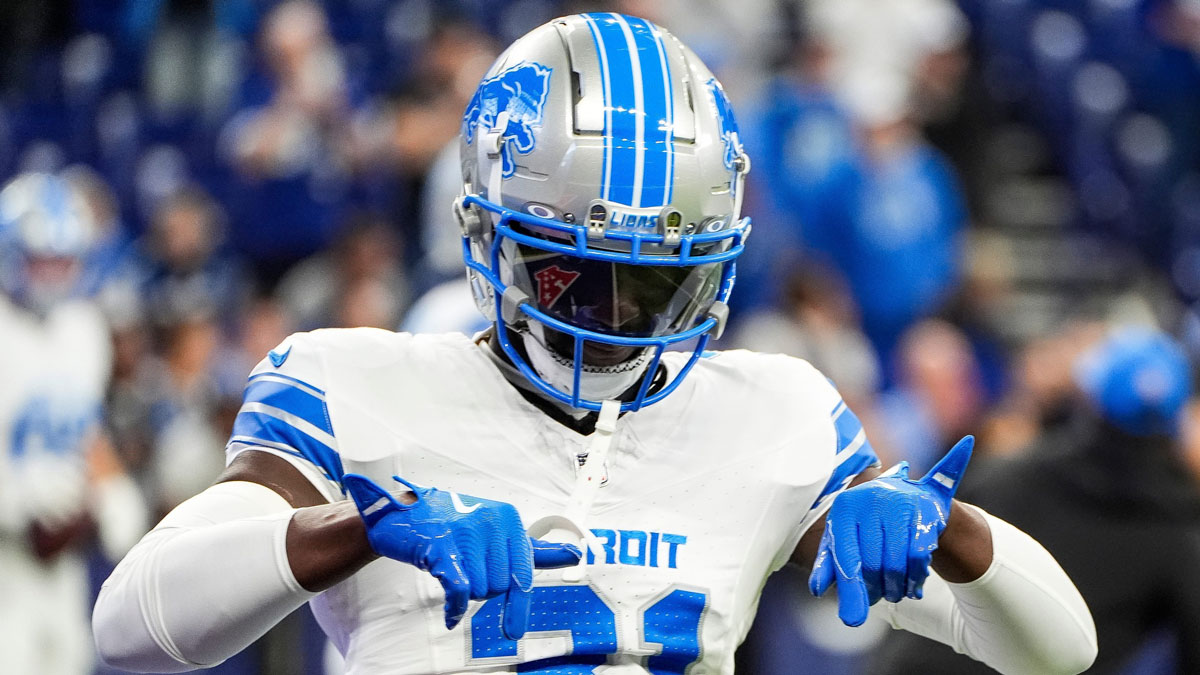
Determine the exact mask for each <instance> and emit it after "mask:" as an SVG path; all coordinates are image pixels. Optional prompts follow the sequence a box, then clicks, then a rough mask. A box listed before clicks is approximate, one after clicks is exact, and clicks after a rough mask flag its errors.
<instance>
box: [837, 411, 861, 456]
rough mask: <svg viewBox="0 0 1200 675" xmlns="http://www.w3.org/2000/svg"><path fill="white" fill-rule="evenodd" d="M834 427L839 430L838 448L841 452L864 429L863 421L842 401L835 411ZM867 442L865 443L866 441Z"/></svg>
mask: <svg viewBox="0 0 1200 675" xmlns="http://www.w3.org/2000/svg"><path fill="white" fill-rule="evenodd" d="M833 428H834V429H835V430H836V431H837V448H838V452H839V453H841V452H842V451H843V450H845V449H846V448H847V447H849V445H850V444H851V443H852V442H854V438H855V437H856V436H858V434H859V432H860V431H862V430H863V426H862V422H859V421H858V416H857V415H855V414H854V412H853V411H852V410H850V408H847V407H846V404H845V403H841V404H839V405H838V407H837V408H834V412H833ZM864 444H865V443H864Z"/></svg>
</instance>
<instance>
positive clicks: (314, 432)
mask: <svg viewBox="0 0 1200 675" xmlns="http://www.w3.org/2000/svg"><path fill="white" fill-rule="evenodd" d="M229 442H230V444H234V443H240V444H244V445H261V446H264V447H268V448H273V449H275V450H281V451H283V452H286V453H288V454H291V455H295V456H297V457H303V458H304V459H306V460H308V461H309V462H311V463H313V464H315V465H316V466H318V467H320V469H321V470H322V472H323V473H324V474H325V475H326V477H328V478H329V479H330V480H332V481H334V482H336V483H338V484H339V485H340V484H341V480H342V473H343V470H342V461H341V458H340V457H339V456H338V448H337V440H336V437H335V435H334V431H333V423H332V421H331V420H330V417H329V408H328V406H327V405H326V403H325V393H324V392H323V391H322V390H321V389H319V388H317V387H314V386H312V385H310V384H308V383H306V382H304V381H303V380H299V379H297V378H294V377H290V376H287V375H283V374H281V373H272V372H265V373H258V374H256V375H253V376H251V377H250V380H249V382H248V383H247V385H246V390H245V392H244V393H243V395H242V408H241V410H239V411H238V414H237V417H236V418H235V419H234V423H233V434H232V435H231V437H230V439H229Z"/></svg>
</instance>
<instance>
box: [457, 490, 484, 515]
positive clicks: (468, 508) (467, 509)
mask: <svg viewBox="0 0 1200 675" xmlns="http://www.w3.org/2000/svg"><path fill="white" fill-rule="evenodd" d="M450 502H451V503H453V504H454V510H455V511H458V512H459V513H471V512H473V511H474V510H475V509H477V508H479V507H480V506H483V504H472V505H470V506H467V505H466V504H464V503H463V501H462V497H459V496H458V493H457V492H451V493H450Z"/></svg>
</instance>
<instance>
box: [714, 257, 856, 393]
mask: <svg viewBox="0 0 1200 675" xmlns="http://www.w3.org/2000/svg"><path fill="white" fill-rule="evenodd" d="M732 342H733V344H735V345H737V346H739V347H742V348H745V349H750V350H753V351H759V352H766V353H779V354H788V355H789V356H796V357H799V358H802V359H805V360H807V361H808V362H810V363H812V364H813V365H814V366H816V367H817V369H818V370H820V371H821V372H822V373H824V374H825V375H826V376H827V377H828V378H829V379H831V380H833V383H834V385H835V386H836V387H837V388H838V391H839V392H841V394H842V397H843V398H845V399H846V403H847V405H849V406H850V408H851V409H852V410H864V411H865V410H867V409H868V408H869V406H870V405H871V404H872V402H873V401H874V398H875V394H876V393H878V390H879V363H878V360H877V358H876V356H875V351H874V349H872V347H871V343H870V342H868V341H867V339H866V337H865V336H864V335H863V334H862V331H861V330H860V329H859V327H858V316H857V313H856V310H855V307H854V300H853V298H851V297H850V294H849V292H848V291H847V290H846V288H845V287H844V285H843V284H842V283H840V280H839V279H838V277H837V274H836V272H832V271H830V270H828V269H825V268H823V267H822V266H821V265H818V264H815V263H810V264H802V265H800V266H799V267H798V269H796V271H795V272H793V273H792V275H791V277H790V278H789V279H788V280H787V282H786V286H785V302H784V306H783V308H782V309H781V310H780V311H762V312H759V313H756V314H753V315H751V316H749V317H747V318H744V319H742V321H741V322H740V323H739V328H738V331H737V333H736V334H735V335H734V336H733V338H732Z"/></svg>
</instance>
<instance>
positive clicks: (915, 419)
mask: <svg viewBox="0 0 1200 675" xmlns="http://www.w3.org/2000/svg"><path fill="white" fill-rule="evenodd" d="M897 360H898V362H899V363H898V371H899V373H898V376H897V383H896V386H895V387H893V388H892V389H890V390H888V391H886V392H884V394H883V395H882V396H880V398H879V405H878V408H877V410H876V413H877V418H878V419H877V422H878V425H877V427H876V428H874V429H872V432H873V434H872V443H874V444H875V445H876V446H878V447H881V448H885V449H886V451H887V452H888V454H889V455H891V456H893V457H895V458H896V459H897V460H900V459H906V460H908V462H909V463H910V464H911V465H912V471H913V474H914V475H919V474H923V473H924V472H925V471H926V470H928V469H929V468H930V467H931V466H933V462H934V460H936V459H937V458H939V457H941V456H942V454H943V453H945V451H946V449H947V448H949V447H950V446H951V445H953V444H954V442H955V441H957V440H958V439H960V438H962V437H963V436H965V435H966V434H969V433H973V432H974V431H976V430H977V429H978V425H979V422H980V418H981V415H982V414H983V411H984V407H983V406H984V403H985V399H984V391H983V386H982V381H981V379H980V375H979V368H978V363H977V361H976V360H975V355H974V353H973V352H972V351H971V344H970V342H968V341H967V339H966V336H964V335H963V333H962V332H961V331H960V330H959V329H957V328H955V327H954V326H953V325H951V324H949V323H946V322H944V321H941V320H937V319H929V320H926V321H922V322H921V323H918V324H916V325H914V326H913V327H912V328H911V329H909V330H908V331H907V332H906V333H905V334H904V336H903V337H902V338H901V340H900V346H899V347H898V348H897ZM882 452H883V451H881V453H882Z"/></svg>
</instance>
